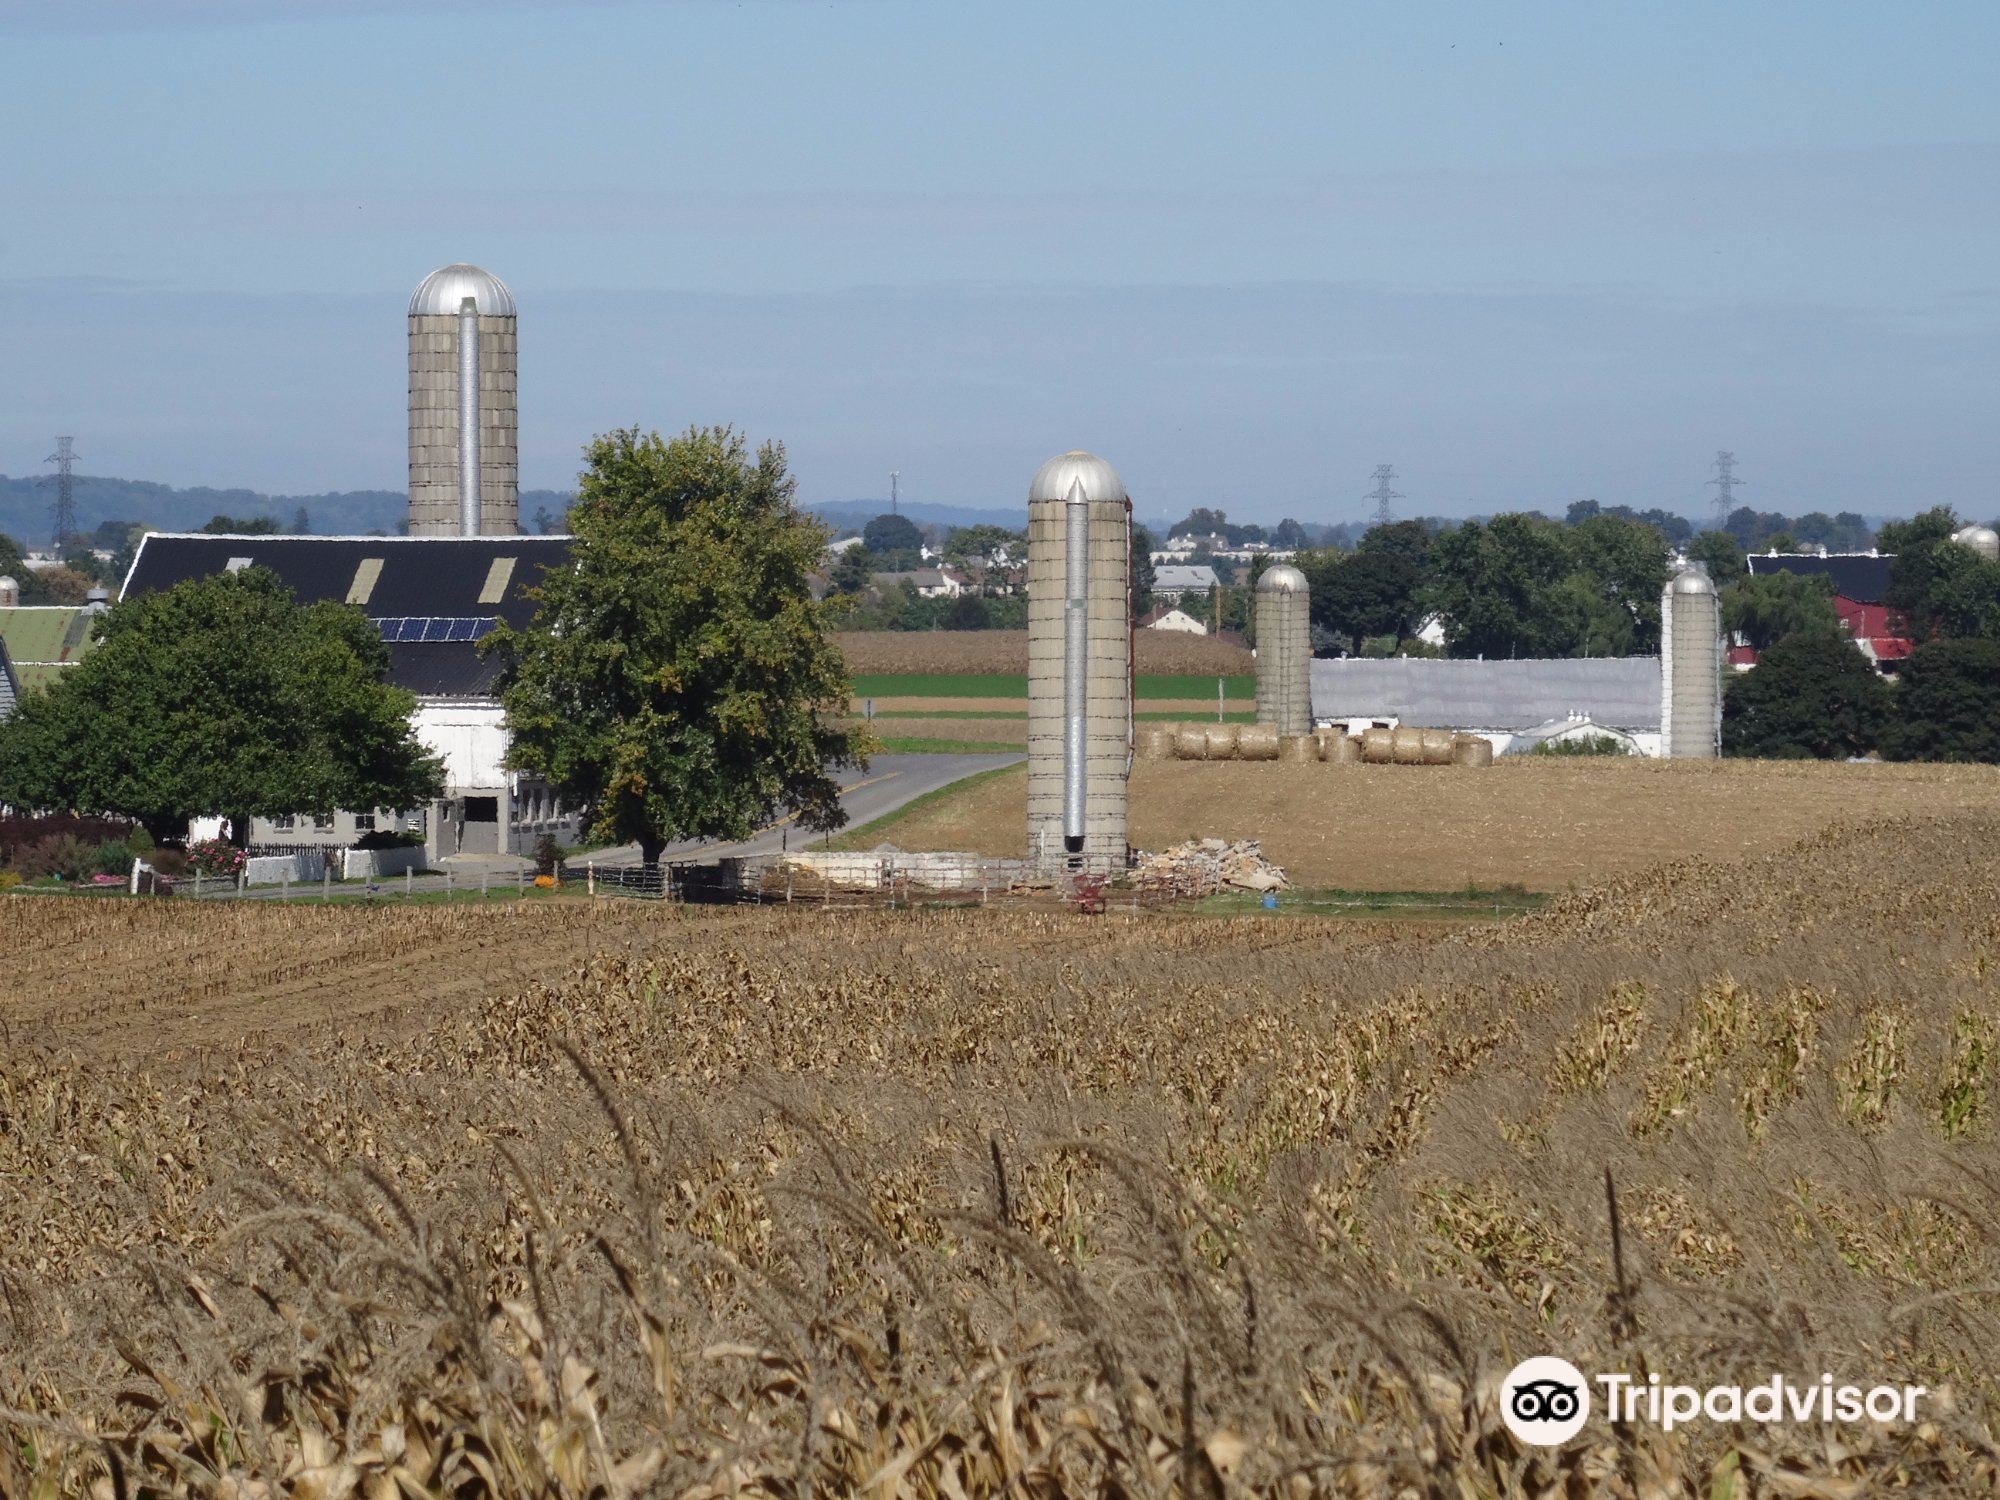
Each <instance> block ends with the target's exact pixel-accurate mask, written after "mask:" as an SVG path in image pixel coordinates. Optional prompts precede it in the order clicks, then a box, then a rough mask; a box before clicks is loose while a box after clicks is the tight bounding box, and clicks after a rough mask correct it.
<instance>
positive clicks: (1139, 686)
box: [854, 672, 1257, 701]
mask: <svg viewBox="0 0 2000 1500" xmlns="http://www.w3.org/2000/svg"><path fill="white" fill-rule="evenodd" d="M1215 683H1216V679H1215V678H1213V677H1204V676H1199V675H1193V674H1188V673H1179V674H1173V675H1167V674H1158V675H1151V676H1144V677H1140V678H1139V679H1138V681H1137V682H1136V683H1135V684H1134V687H1133V692H1134V694H1135V695H1136V696H1137V697H1139V698H1142V699H1143V698H1154V699H1158V698H1213V697H1214V696H1215ZM1222 683H1223V693H1224V695H1225V696H1226V697H1228V698H1236V699H1242V700H1246V701H1247V700H1252V699H1255V698H1256V696H1257V679H1256V678H1254V677H1251V676H1249V675H1248V674H1244V675H1240V676H1234V677H1225V678H1223V679H1222ZM854 696H855V697H856V698H1025V697H1027V696H1028V678H1027V674H1026V673H1019V672H992V673H986V672H877V673H868V674H864V675H862V676H859V677H856V678H855V679H854Z"/></svg>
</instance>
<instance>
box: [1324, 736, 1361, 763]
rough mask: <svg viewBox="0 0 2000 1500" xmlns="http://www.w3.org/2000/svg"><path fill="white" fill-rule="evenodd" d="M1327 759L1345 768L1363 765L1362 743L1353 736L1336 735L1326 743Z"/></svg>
mask: <svg viewBox="0 0 2000 1500" xmlns="http://www.w3.org/2000/svg"><path fill="white" fill-rule="evenodd" d="M1326 758H1327V759H1328V760H1330V761H1334V762H1336V763H1337V764H1339V765H1343V766H1358V765H1360V764H1361V741H1360V740H1358V739H1356V738H1355V737H1354V736H1353V735H1351V734H1336V735H1335V736H1334V737H1333V738H1332V739H1330V740H1328V741H1327V742H1326Z"/></svg>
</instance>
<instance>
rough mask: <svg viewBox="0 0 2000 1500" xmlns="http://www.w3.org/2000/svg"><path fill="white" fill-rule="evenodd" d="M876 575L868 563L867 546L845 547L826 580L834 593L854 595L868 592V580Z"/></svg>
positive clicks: (835, 560)
mask: <svg viewBox="0 0 2000 1500" xmlns="http://www.w3.org/2000/svg"><path fill="white" fill-rule="evenodd" d="M874 576H875V574H874V570H873V569H872V568H870V567H869V565H868V549H867V548H866V547H843V548H841V549H840V555H839V556H838V557H837V558H835V559H834V563H833V568H832V571H830V572H829V573H828V574H827V578H826V581H827V586H828V587H829V588H830V589H832V590H833V592H834V593H836V594H844V595H848V596H854V595H859V594H865V593H867V592H868V582H869V580H870V579H871V578H873V577H874Z"/></svg>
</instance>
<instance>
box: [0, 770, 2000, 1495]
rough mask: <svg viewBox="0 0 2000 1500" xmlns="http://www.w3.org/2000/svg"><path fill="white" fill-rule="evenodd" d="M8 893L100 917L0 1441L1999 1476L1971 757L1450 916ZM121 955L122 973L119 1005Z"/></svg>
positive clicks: (1091, 1466)
mask: <svg viewBox="0 0 2000 1500" xmlns="http://www.w3.org/2000/svg"><path fill="white" fill-rule="evenodd" d="M1469 779H1470V778H1469ZM0 920H3V921H5V922H6V924H7V928H8V930H7V934H6V935H7V939H8V943H9V948H10V951H12V952H14V953H16V954H19V953H21V952H23V951H24V949H41V950H45V951H47V952H49V953H52V954H66V955H68V956H69V957H70V958H71V959H72V960H74V961H76V962H78V963H81V964H87V965H88V966H90V967H92V968H94V969H96V970H99V971H101V973H100V975H99V977H98V978H97V979H95V980H93V981H92V982H93V983H94V984H95V985H96V986H97V988H96V989H94V990H92V991H91V992H90V993H91V994H93V995H95V996H96V998H95V1000H93V1001H91V1002H90V1003H89V1004H87V1005H85V1006H84V1007H83V1010H84V1011H85V1012H86V1013H87V1015H95V1016H98V1017H99V1018H100V1019H99V1020H98V1021H97V1022H90V1023H89V1024H88V1025H86V1026H85V1029H84V1030H83V1031H82V1032H80V1033H77V1034H75V1035H73V1036H72V1035H66V1033H65V1030H64V1015H65V1009H64V1007H63V1006H62V1005H61V1004H59V1003H56V1002H54V1001H52V1000H50V999H49V998H47V997H45V996H43V995H41V994H40V993H39V990H40V989H41V988H43V987H45V986H46V985H47V984H48V983H49V978H48V975H47V971H46V970H41V971H36V974H35V976H34V985H35V987H36V990H35V992H30V991H29V990H25V989H23V988H21V987H20V979H19V978H18V977H16V978H15V979H14V980H13V981H12V982H10V986H9V989H8V991H7V998H6V999H5V1001H4V1003H3V1004H0V1013H6V1014H9V1015H10V1016H11V1017H12V1018H13V1019H12V1021H11V1022H10V1042H11V1045H10V1046H9V1048H8V1050H7V1053H6V1055H5V1058H4V1061H0V1163H4V1165H5V1169H6V1171H5V1176H4V1178H0V1426H4V1427H6V1428H7V1436H8V1438H9V1441H8V1442H7V1443H6V1444H5V1445H4V1446H0V1492H4V1493H8V1494H16V1493H30V1494H33V1493H63V1492H74V1493H82V1492H85V1491H87V1490H90V1489H91V1488H92V1486H93V1485H97V1484H103V1485H104V1486H105V1488H104V1491H103V1492H105V1493H112V1492H115V1491H116V1489H117V1487H118V1486H119V1485H120V1484H123V1485H125V1486H128V1487H130V1486H133V1485H135V1484H136V1483H137V1482H138V1481H139V1480H144V1481H145V1482H146V1483H147V1484H150V1485H152V1486H155V1487H157V1488H158V1489H160V1490H161V1491H162V1492H169V1493H190V1494H215V1495H221V1494H230V1495H239V1496H240V1495H249V1494H261V1493H275V1492H277V1490H278V1489H279V1488H284V1489H286V1490H288V1491H289V1492H292V1493H310V1494H345V1493H369V1494H374V1493H385V1494H386V1493H390V1492H401V1493H435V1492H442V1491H447V1490H448V1491H450V1492H452V1493H454V1494H485V1493H509V1494H521V1493H529V1494H549V1495H554V1494H582V1493H591V1492H595V1493H602V1494H607V1495H615V1494H636V1493H641V1492H646V1493H661V1494H702V1495H715V1494H723V1493H732V1492H751V1493H759V1494H768V1495H787V1496H791V1495H802V1494H806V1493H809V1492H810V1493H818V1494H824V1495H831V1494H847V1493H855V1492H860V1491H862V1490H870V1491H871V1492H873V1493H881V1494H890V1493H902V1494H911V1495H959V1494H966V1495H998V1494H1002V1493H1013V1494H1023V1493H1026V1494H1036V1495H1067V1494H1091V1495H1108V1494H1121V1495H1129V1494H1159V1495H1181V1494H1188V1495H1193V1494H1200V1495H1217V1494H1230V1493H1256V1494H1273V1495H1285V1496H1290V1495H1303V1494H1357V1495H1384V1496H1386V1495H1390V1494H1402V1493H1415V1494H1452V1495H1496V1496H1497V1495H1504V1494H1521V1493H1525V1494H1538V1495H1539V1494H1556V1493H1562V1494H1566V1495H1591V1494H1615V1493H1633V1492H1635V1491H1636V1492H1639V1493H1677V1494H1681V1493H1701V1494H1803V1493H1819V1494H1855V1495H1863V1494H1873V1493H1882V1492H1886V1491H1889V1490H1892V1489H1895V1490H1901V1491H1904V1492H1910V1493H1939V1492H1945V1491H1947V1490H1948V1491H1951V1492H1963V1491H1967V1490H1977V1491H1979V1492H1987V1491H1989V1490H1990V1488H1991V1486H1992V1485H1993V1484H1994V1482H1995V1476H1996V1467H1995V1461H1996V1453H2000V1450H1996V1448H1995V1446H1994V1440H1993V1435H1994V1431H1995V1422H1996V1409H1997V1408H1996V1403H2000V1389H1996V1383H1995V1362H1994V1360H1993V1357H1992V1353H1991V1351H1992V1350H1993V1349H1994V1348H1995V1347H2000V1326H1996V1322H1995V1312H1996V1310H2000V1309H1996V1294H1995V1292H1994V1287H1995V1286H1996V1285H2000V1252H1996V1247H1995V1246H1994V1244H1993V1243H1992V1239H1991V1231H1990V1226H1991V1224H1992V1223H1993V1221H1994V1219H1995V1217H1996V1210H2000V1152H1996V1149H1995V1146H1994V1134H1993V1132H1994V1121H1993V1119H1992V1113H1993V1110H1994V1108H1995V1100H1994V1095H1993V1089H1994V1085H1995V1078H1994V1067H1995V1064H1994V1058H1995V1056H1996V1048H2000V1003H1996V997H1995V992H1994V985H1993V975H1994V972H1995V969H1996V965H2000V816H1995V815H1994V814H1993V813H1990V812H1979V811H1972V810H1968V809H1964V808H1959V809H1945V810H1943V811H1935V810H1934V811H1930V812H1926V813H1924V814H1921V815H1912V814H1899V815H1896V816H1891V817H1887V818H1883V819H1877V820H1875V821H1873V822H1870V823H1863V824H1856V823H1851V822H1850V823H1847V824H1842V825H1836V826H1830V827H1826V828H1823V829H1821V830H1819V831H1817V832H1811V833H1808V834H1806V835H1805V836H1804V837H1802V838H1799V839H1796V840H1794V841H1792V842H1790V843H1786V844H1782V845H1780V846H1777V847H1774V848H1772V849H1770V850H1769V851H1768V852H1765V853H1762V854H1759V855H1757V856H1755V857H1753V858H1750V859H1748V860H1740V861H1735V862H1713V861H1703V860H1696V859H1681V860H1678V861H1675V862H1672V863H1670V864H1667V865H1665V866H1663V867H1655V868H1652V869H1649V870H1646V871H1643V872H1639V873H1635V874H1633V875H1631V876H1629V877H1625V878H1622V879H1616V880H1612V881H1610V882H1608V883H1607V884H1604V885H1602V886H1600V887H1599V888H1597V889H1593V890H1590V891H1586V892H1582V893H1579V894H1576V895H1572V896H1567V897H1564V898H1561V899H1559V900H1558V901H1557V902H1555V903H1554V904H1553V905H1552V906H1551V907H1550V908H1549V909H1547V910H1546V911H1544V912H1542V913H1539V914H1537V915H1535V916H1532V917H1528V918H1523V919H1518V920H1516V921H1514V922H1511V923H1508V924H1505V925H1500V926H1486V927H1473V928H1465V929H1459V930H1456V931H1452V932H1448V933H1440V932H1436V931H1429V932H1423V933H1403V932H1399V931H1394V930H1384V929H1379V928H1376V929H1367V930H1350V929H1345V928H1342V927H1340V926H1338V925H1328V924H1321V923H1316V922H1296V923H1270V922H1262V921H1257V920H1254V919H1246V920H1224V921H1217V920H1193V921H1189V920H1179V919H1174V918H1169V917H1159V916H1139V917H1130V918H1122V917H1121V918H1108V919H1103V920H1090V919H1084V918H1078V917H1071V916H1051V915H1045V914H1033V915H1031V914H1025V913H1014V912H1005V911H1001V910H992V911H985V912H981V911H969V912H926V911H921V910H919V911H915V912H900V913H887V912H876V913H867V914H860V915H856V914H853V913H838V914H836V913H808V912H787V911H783V910H766V911H741V912H711V913H678V912H674V911H672V910H663V909H657V908H637V907H629V906H623V905H613V904H611V903H600V904H599V905H598V906H596V907H589V908H584V909H581V910H579V909H577V908H575V907H569V906H560V907H559V906H556V905H553V904H551V905H548V906H544V907H541V908H539V909H534V910H530V911H523V912H520V913H513V912H505V913H503V912H499V911H490V912H478V911H463V910H461V911H442V910H440V911H424V910H422V909H417V910H412V911H403V912H397V911H376V912H363V911H355V912H343V911H338V910H335V911H323V912H322V911H310V910H304V909H300V910H293V911H284V910H280V909H276V908H272V907H269V906H263V907H254V908H252V907H244V908H226V907H225V908H218V907H213V906H203V907H200V908H195V907H193V906H192V905H191V904H182V905H179V906H174V905H173V904H171V903H161V904H160V905H158V906H143V905H140V904H136V903H112V904H108V905H104V906H90V907H85V906H83V905H82V904H81V903H72V904H63V903H57V902H52V901H31V900H27V899H24V898H15V899H11V900H6V901H4V902H0ZM163 924H170V925H163ZM371 951H372V952H375V953H378V954H380V955H382V958H381V961H382V962H383V963H384V964H386V965H388V967H387V968H384V969H382V970H378V971H370V972H369V974H368V977H367V979H366V981H365V982H354V983H346V984H343V979H344V978H346V977H348V971H349V970H350V969H351V970H352V971H353V973H355V974H359V973H361V972H362V969H361V966H362V965H364V964H366V963H367V962H369V959H368V954H369V953H370V952H371ZM482 970H483V972H484V973H485V974H486V975H487V976H488V982H487V983H485V984H479V983H477V982H467V981H465V980H464V979H462V978H461V977H460V976H463V975H467V974H477V973H479V972H481V971H482ZM299 986H317V987H318V988H317V994H318V997H319V998H318V999H317V1000H316V1001H313V1002H310V1003H309V1002H308V1001H307V1000H306V999H305V998H304V997H303V994H302V992H301V991H300V990H299V989H298V988H297V987H299ZM287 987H292V988H289V989H288V988H287ZM121 991H122V992H125V993H127V994H128V995H130V996H131V997H133V998H131V999H128V1000H127V1001H126V1002H125V1004H126V1006H127V1009H128V1010H130V1009H133V1008H134V1007H136V1008H137V1009H138V1012H139V1016H140V1019H137V1020H134V1021H133V1022H132V1023H131V1025H132V1026H134V1027H138V1028H142V1030H127V1031H122V1032H121V1031H119V1030H118V1029H117V1028H115V1027H107V1026H105V1025H104V1024H103V1021H102V1018H103V1017H104V1016H105V1015H107V1014H108V1013H109V1011H110V1010H111V1009H112V1008H113V1007H115V1006H116V1005H117V1004H118V1003H119V1002H118V1001H117V998H116V997H117V995H118V994H119V993H120V992H121ZM264 993H269V994H271V995H273V996H279V995H289V996H290V998H289V999H285V1000H282V1001H277V1000H273V1001H267V1002H262V1003H278V1004H281V1005H282V1007H283V1008H282V1009H281V1010H280V1011H279V1012H278V1015H279V1016H280V1017H282V1018H283V1021H284V1024H272V1025H270V1026H267V1027H265V1028H263V1029H261V1030H257V1031H256V1032H255V1035H254V1036H253V1037H252V1039H251V1040H249V1041H246V1042H244V1043H242V1044H240V1045H238V1046H234V1047H230V1046H223V1045H219V1044H218V1042H219V1038H218V1036H217V1034H216V1032H215V1031H214V1030H213V1029H211V1028H210V1026H209V1024H208V1022H207V1021H205V1020H202V1021H196V1020H194V1019H193V1017H194V1016H195V1015H197V1014H206V1013H207V1012H208V1011H209V1010H211V1009H213V1008H215V1007H217V1006H218V1005H220V1004H223V1003H225V1002H226V1004H227V1006H228V1009H227V1010H225V1011H222V1012H220V1013H221V1014H223V1015H225V1016H227V1017H229V1018H230V1019H231V1021H232V1022H234V1023H236V1024H240V1025H243V1026H245V1027H249V1026H250V1025H251V1024H252V1023H251V1022H250V1021H249V1018H250V1017H251V1016H253V1015H254V1014H256V1012H257V1009H258V1006H259V1003H260V1002H258V1001H257V999H256V998H255V997H256V996H258V995H259V994H264ZM36 1007H40V1009H39V1010H37V1009H36ZM30 1016H38V1017H39V1019H38V1020H37V1021H36V1022H35V1024H34V1025H32V1026H30V1025H29V1024H28V1018H29V1017H30ZM177 1018H178V1019H180V1020H182V1021H185V1023H186V1025H185V1030H186V1035H185V1038H184V1039H182V1040H181V1041H180V1042H178V1043H177V1040H176V1032H177V1024H176V1023H177ZM86 1019H87V1016H86ZM142 1034H143V1035H144V1036H145V1037H146V1038H147V1045H144V1046H136V1045H126V1046H123V1047H114V1046H112V1045H110V1038H111V1037H114V1036H118V1035H122V1036H124V1037H125V1040H126V1042H127V1043H136V1042H137V1041H138V1040H139V1039H140V1037H141V1035H142ZM73 1044H74V1045H73ZM78 1047H84V1048H89V1049H91V1050H89V1051H84V1052H80V1051H78V1050H77V1048H78ZM1607 1168H1609V1169H1610V1170H1611V1172H1612V1174H1613V1176H1614V1180H1615V1186H1616V1191H1617V1196H1618V1203H1619V1208H1620V1219H1619V1223H1620V1229H1621V1231H1622V1235H1623V1245H1624V1250H1625V1255H1626V1266H1625V1274H1626V1280H1627V1283H1628V1284H1627V1286H1626V1287H1625V1289H1624V1294H1623V1295H1622V1296H1614V1295H1613V1294H1614V1293H1615V1292H1616V1291H1617V1290H1618V1289H1617V1287H1616V1285H1615V1283H1614V1279H1613V1272H1612V1268H1611V1260H1610V1252H1609V1244H1610V1223H1609V1216H1608V1211H1607V1207H1606V1195H1605V1188H1604V1173H1605V1170H1606V1169H1607ZM1619 1310H1623V1311H1624V1312H1629V1314H1630V1321H1629V1323H1628V1322H1627V1321H1625V1320H1624V1319H1623V1318H1622V1317H1614V1316H1613V1313H1614V1311H1619ZM1530 1352H1559V1353H1563V1354H1566V1355H1567V1356H1569V1357H1570V1358H1572V1359H1573V1360H1575V1361H1576V1362H1577V1363H1578V1364H1579V1365H1581V1366H1582V1367H1583V1368H1585V1369H1586V1370H1591V1369H1607V1368H1627V1369H1632V1368H1650V1369H1653V1370H1657V1371H1664V1372H1667V1373H1668V1374H1669V1376H1670V1378H1673V1379H1678V1380H1695V1381H1705V1380H1708V1379H1715V1378H1724V1377H1728V1378H1741V1379H1745V1380H1749V1379H1763V1378H1767V1376H1768V1374H1769V1372H1770V1371H1772V1370H1785V1371H1787V1372H1792V1373H1794V1374H1797V1375H1798V1376H1800V1377H1802V1378H1807V1379H1810V1378H1812V1377H1815V1376H1816V1375H1817V1374H1818V1372H1820V1371H1821V1370H1822V1369H1824V1370H1827V1371H1829V1372H1831V1373H1834V1374H1835V1375H1836V1376H1837V1377H1839V1378H1843V1379H1846V1378H1858V1379H1860V1380H1861V1381H1862V1382H1863V1383H1864V1384H1872V1383H1874V1382H1876V1381H1878V1380H1908V1381H1910V1382H1912V1383H1918V1384H1924V1385H1927V1386H1929V1387H1930V1388H1931V1389H1932V1390H1934V1391H1939V1392H1942V1393H1944V1394H1942V1395H1941V1396H1940V1397H1939V1398H1938V1400H1937V1402H1936V1404H1935V1405H1934V1406H1933V1407H1932V1408H1930V1409H1929V1411H1928V1415H1930V1416H1931V1417H1932V1421H1931V1422H1930V1424H1929V1425H1928V1426H1926V1427H1924V1428H1922V1429H1920V1430H1918V1431H1916V1432H1909V1431H1894V1432H1892V1431H1888V1430H1885V1429H1877V1428H1869V1427H1867V1426H1866V1425H1863V1426H1861V1427H1859V1428H1855V1429H1851V1430H1847V1431H1844V1432H1843V1433H1841V1434H1840V1440H1839V1442H1838V1443H1837V1444H1835V1443H1833V1442H1830V1441H1829V1435H1828V1434H1824V1433H1821V1432H1819V1431H1818V1430H1816V1429H1811V1428H1801V1429H1785V1428H1769V1429H1753V1430H1748V1431H1742V1432H1735V1433H1732V1432H1729V1431H1726V1430H1725V1431H1717V1430H1715V1429H1713V1428H1708V1429H1702V1428H1696V1429H1689V1430H1684V1431H1683V1432H1679V1433H1676V1434H1674V1435H1672V1436H1671V1437H1667V1436H1662V1435H1660V1434H1658V1433H1656V1432H1653V1431H1652V1430H1650V1429H1647V1430H1642V1431H1640V1432H1639V1433H1638V1434H1637V1435H1636V1436H1633V1437H1631V1438H1630V1439H1629V1440H1623V1439H1620V1438H1619V1437H1618V1436H1617V1435H1616V1434H1614V1433H1613V1432H1611V1431H1610V1430H1609V1429H1608V1428H1606V1427H1605V1426H1604V1425H1603V1424H1602V1423H1601V1422H1594V1423H1593V1425H1592V1426H1590V1427H1588V1428H1586V1429H1585V1433H1584V1435H1583V1437H1582V1438H1580V1439H1579V1440H1578V1441H1577V1442H1576V1443H1574V1444H1572V1445H1571V1447H1570V1448H1568V1449H1565V1450H1562V1451H1561V1452H1560V1453H1556V1454H1549V1453H1542V1452H1539V1451H1530V1450H1524V1449H1521V1448H1519V1447H1518V1446H1516V1445H1515V1444H1514V1443H1513V1442H1512V1440H1511V1439H1510V1438H1509V1437H1508V1436H1507V1435H1506V1434H1505V1432H1504V1430H1502V1429H1501V1428H1500V1426H1499V1424H1498V1421H1497V1415H1496V1411H1495V1382H1496V1381H1497V1378H1498V1376H1499V1374H1500V1373H1501V1372H1503V1371H1504V1370H1505V1369H1506V1367H1507V1366H1508V1365H1509V1364H1511V1363H1512V1361H1513V1360H1514V1359H1515V1358H1518V1357H1519V1356H1520V1355H1522V1354H1524V1353H1530ZM114 1463H115V1465H116V1468H117V1470H118V1473H119V1476H120V1477H119V1479H118V1480H115V1481H113V1480H109V1479H107V1478H106V1476H107V1475H108V1473H109V1471H110V1469H111V1468H112V1466H113V1465H114ZM1731 1476H1735V1477H1734V1478H1732V1477H1731Z"/></svg>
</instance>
